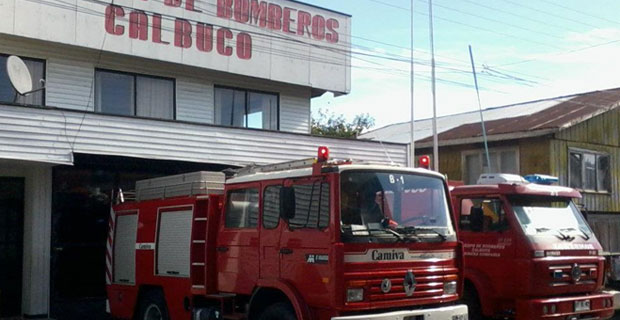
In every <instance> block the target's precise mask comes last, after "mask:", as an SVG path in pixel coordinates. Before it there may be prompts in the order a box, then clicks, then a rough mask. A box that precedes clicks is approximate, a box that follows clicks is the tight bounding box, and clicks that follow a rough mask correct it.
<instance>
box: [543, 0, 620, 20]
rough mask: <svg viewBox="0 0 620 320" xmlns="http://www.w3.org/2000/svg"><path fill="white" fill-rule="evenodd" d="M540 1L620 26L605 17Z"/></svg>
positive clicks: (547, 1)
mask: <svg viewBox="0 0 620 320" xmlns="http://www.w3.org/2000/svg"><path fill="white" fill-rule="evenodd" d="M540 1H542V2H545V3H548V4H550V5H552V6H556V7H558V8H562V9H564V10H568V11H572V12H575V13H578V14H580V15H583V16H587V17H592V18H595V19H599V20H603V21H607V22H611V23H613V24H620V23H619V22H618V21H614V20H610V19H607V18H605V17H600V16H595V15H593V14H590V13H585V12H583V11H580V10H576V9H573V8H571V7H567V6H564V5H561V4H559V3H555V2H552V1H549V0H540Z"/></svg>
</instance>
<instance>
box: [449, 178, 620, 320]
mask: <svg viewBox="0 0 620 320" xmlns="http://www.w3.org/2000/svg"><path fill="white" fill-rule="evenodd" d="M527 178H528V180H530V181H534V182H537V183H530V182H528V181H527V180H525V179H524V178H522V177H520V176H518V175H509V174H484V175H482V176H481V177H480V179H479V180H478V185H461V186H455V187H451V197H452V204H453V208H454V212H453V213H454V215H455V221H458V225H457V233H458V236H459V240H461V241H462V242H463V247H464V256H465V266H466V267H465V289H464V301H465V302H466V303H467V305H468V307H469V317H470V319H483V318H484V317H501V318H515V319H518V320H521V319H523V320H525V319H528V320H529V319H569V320H570V319H608V318H611V317H612V316H613V312H614V310H613V297H612V295H610V294H607V293H602V292H601V289H602V286H603V282H604V258H603V257H602V256H601V251H602V248H601V245H600V244H599V242H598V241H597V239H596V237H595V236H594V233H593V232H592V230H590V228H589V226H588V224H587V222H586V221H585V219H584V217H583V216H582V215H581V212H580V211H579V209H578V208H577V207H576V205H575V204H574V203H573V202H572V199H573V198H581V194H580V193H579V192H578V191H576V190H574V189H570V188H566V187H561V186H556V185H543V184H541V183H547V182H553V181H557V178H554V177H549V176H544V175H532V176H529V177H527Z"/></svg>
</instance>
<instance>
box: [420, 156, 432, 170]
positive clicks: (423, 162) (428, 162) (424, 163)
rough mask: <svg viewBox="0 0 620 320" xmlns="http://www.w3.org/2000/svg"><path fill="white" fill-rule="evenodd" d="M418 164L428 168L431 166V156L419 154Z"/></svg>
mask: <svg viewBox="0 0 620 320" xmlns="http://www.w3.org/2000/svg"><path fill="white" fill-rule="evenodd" d="M418 166H419V167H420V168H424V169H428V168H430V166H431V157H429V156H421V157H420V158H419V159H418Z"/></svg>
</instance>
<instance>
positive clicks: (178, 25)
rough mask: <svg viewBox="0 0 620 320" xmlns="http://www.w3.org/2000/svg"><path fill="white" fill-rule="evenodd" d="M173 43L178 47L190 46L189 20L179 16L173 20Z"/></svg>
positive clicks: (190, 30)
mask: <svg viewBox="0 0 620 320" xmlns="http://www.w3.org/2000/svg"><path fill="white" fill-rule="evenodd" d="M174 45H175V46H176V47H179V48H189V47H191V46H192V25H191V24H190V23H189V21H187V20H185V19H181V18H177V19H176V20H175V21H174Z"/></svg>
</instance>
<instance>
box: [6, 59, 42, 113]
mask: <svg viewBox="0 0 620 320" xmlns="http://www.w3.org/2000/svg"><path fill="white" fill-rule="evenodd" d="M8 58H9V56H6V55H0V102H17V103H23V104H31V105H38V106H41V105H43V104H44V101H43V96H44V94H43V91H38V92H33V93H30V94H28V95H26V96H17V92H16V91H15V89H13V85H12V84H11V81H10V80H9V75H8V74H7V70H6V60H7V59H8ZM22 60H23V61H24V63H26V66H27V67H28V71H30V77H31V78H32V88H33V89H38V88H40V87H41V82H40V81H41V79H44V78H45V62H44V61H43V60H37V59H29V58H22ZM15 98H17V99H15Z"/></svg>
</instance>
